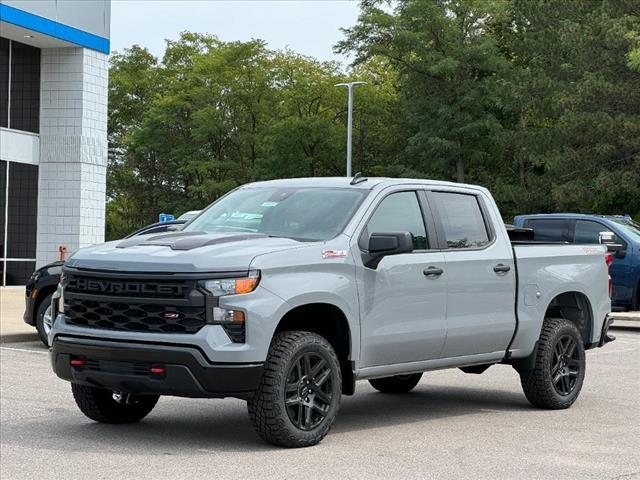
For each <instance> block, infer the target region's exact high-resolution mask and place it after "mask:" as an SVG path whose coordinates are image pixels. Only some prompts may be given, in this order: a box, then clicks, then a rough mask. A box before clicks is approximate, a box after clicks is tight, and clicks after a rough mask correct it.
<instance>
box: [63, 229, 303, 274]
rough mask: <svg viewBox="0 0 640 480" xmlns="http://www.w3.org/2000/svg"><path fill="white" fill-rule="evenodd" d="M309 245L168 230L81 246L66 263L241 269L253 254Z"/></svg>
mask: <svg viewBox="0 0 640 480" xmlns="http://www.w3.org/2000/svg"><path fill="white" fill-rule="evenodd" d="M309 245H310V243H308V242H299V241H296V240H292V239H289V238H273V237H268V236H266V235H263V234H256V233H217V234H207V233H200V232H171V233H162V234H159V235H158V234H152V235H140V236H137V237H132V238H128V239H126V240H117V241H114V242H108V243H103V244H100V245H93V246H91V247H86V248H81V249H80V250H78V251H77V252H75V253H74V254H73V255H72V256H71V257H70V258H69V260H67V266H69V267H72V268H80V269H90V270H113V271H121V272H163V273H204V272H230V271H244V270H247V269H248V268H249V266H250V265H251V261H252V260H253V259H254V258H255V257H256V256H258V255H263V254H266V253H272V252H280V251H282V250H288V249H296V248H304V247H307V246H309Z"/></svg>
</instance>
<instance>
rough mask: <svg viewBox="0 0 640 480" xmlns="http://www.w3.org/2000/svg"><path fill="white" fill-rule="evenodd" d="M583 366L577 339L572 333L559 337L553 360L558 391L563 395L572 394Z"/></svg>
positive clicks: (552, 371) (553, 379) (555, 385)
mask: <svg viewBox="0 0 640 480" xmlns="http://www.w3.org/2000/svg"><path fill="white" fill-rule="evenodd" d="M581 368H582V367H581V362H580V358H579V350H578V345H577V343H576V341H575V339H574V338H573V337H572V336H571V335H564V336H562V337H560V338H558V340H557V341H556V344H555V346H554V348H553V360H552V362H551V378H552V381H553V386H554V388H555V389H556V392H558V393H559V394H560V395H563V396H567V395H570V394H571V392H573V390H574V388H575V387H576V384H577V382H578V378H579V377H580V369H581Z"/></svg>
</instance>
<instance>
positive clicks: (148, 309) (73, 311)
mask: <svg viewBox="0 0 640 480" xmlns="http://www.w3.org/2000/svg"><path fill="white" fill-rule="evenodd" d="M65 317H66V320H67V322H68V323H71V324H73V325H77V326H79V327H91V328H101V329H106V330H125V331H134V332H154V333H196V332H197V331H198V330H200V329H201V328H202V327H203V326H204V325H205V324H206V319H205V311H204V306H198V307H193V306H173V305H158V304H155V303H139V304H138V303H136V304H133V303H123V302H118V301H95V300H85V299H77V298H69V296H67V297H66V298H65Z"/></svg>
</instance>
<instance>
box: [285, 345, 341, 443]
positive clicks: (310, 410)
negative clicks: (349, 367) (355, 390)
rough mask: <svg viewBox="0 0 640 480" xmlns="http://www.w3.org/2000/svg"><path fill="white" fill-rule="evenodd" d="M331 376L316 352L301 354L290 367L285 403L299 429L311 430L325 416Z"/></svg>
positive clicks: (330, 387) (329, 400)
mask: <svg viewBox="0 0 640 480" xmlns="http://www.w3.org/2000/svg"><path fill="white" fill-rule="evenodd" d="M333 377H334V376H333V372H332V370H331V368H330V366H329V364H328V363H327V362H326V360H325V359H324V358H322V357H321V356H320V355H318V354H317V353H315V352H305V353H302V354H301V355H300V356H299V357H298V358H297V360H296V361H295V362H294V363H293V364H292V365H291V367H290V368H289V372H288V373H287V383H286V387H285V406H286V409H287V415H288V416H289V420H291V423H293V424H294V425H295V426H296V427H298V428H299V429H300V430H304V431H309V430H312V429H314V428H315V427H316V426H317V425H319V424H320V423H321V422H322V421H323V420H324V419H325V417H326V416H327V413H328V412H329V409H330V407H331V401H332V398H333V393H332V392H333V383H334V381H335V379H334V378H333Z"/></svg>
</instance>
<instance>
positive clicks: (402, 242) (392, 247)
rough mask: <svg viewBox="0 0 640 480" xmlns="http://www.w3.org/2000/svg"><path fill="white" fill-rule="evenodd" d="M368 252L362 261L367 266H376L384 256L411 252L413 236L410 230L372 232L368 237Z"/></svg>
mask: <svg viewBox="0 0 640 480" xmlns="http://www.w3.org/2000/svg"><path fill="white" fill-rule="evenodd" d="M368 250H369V251H368V253H365V254H363V258H362V261H363V263H364V264H365V266H367V267H369V268H376V267H377V266H378V264H379V263H380V260H382V259H383V258H384V257H386V256H388V255H398V254H400V253H411V252H413V237H412V236H411V233H410V232H388V233H372V234H371V236H370V237H369V244H368Z"/></svg>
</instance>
